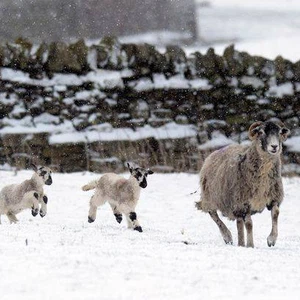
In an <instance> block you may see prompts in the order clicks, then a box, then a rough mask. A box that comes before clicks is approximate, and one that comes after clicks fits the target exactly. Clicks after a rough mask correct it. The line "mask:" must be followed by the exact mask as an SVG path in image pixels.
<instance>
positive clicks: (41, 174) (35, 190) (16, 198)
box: [0, 164, 52, 224]
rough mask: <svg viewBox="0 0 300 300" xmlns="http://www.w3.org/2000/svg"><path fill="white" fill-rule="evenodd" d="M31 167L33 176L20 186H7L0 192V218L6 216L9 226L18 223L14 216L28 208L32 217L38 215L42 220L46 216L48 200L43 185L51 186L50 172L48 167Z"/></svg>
mask: <svg viewBox="0 0 300 300" xmlns="http://www.w3.org/2000/svg"><path fill="white" fill-rule="evenodd" d="M32 166H33V169H34V174H33V176H32V177H31V179H28V180H25V181H23V182H22V183H20V184H10V185H7V186H5V187H4V188H3V189H2V190H1V191H0V217H1V215H6V216H7V217H8V219H9V221H10V223H11V224H12V223H16V222H18V219H17V218H16V214H18V213H20V212H21V211H23V210H25V209H28V208H29V209H30V208H31V213H32V215H33V216H34V217H35V216H36V215H37V214H38V213H40V216H41V217H42V218H43V217H44V216H45V215H46V214H47V202H48V198H47V196H46V195H45V194H44V190H43V185H44V184H47V185H51V184H52V177H51V173H52V172H51V170H50V169H49V168H48V167H39V168H38V167H37V166H36V165H34V164H32ZM39 204H41V210H40V211H39ZM0 224H1V220H0Z"/></svg>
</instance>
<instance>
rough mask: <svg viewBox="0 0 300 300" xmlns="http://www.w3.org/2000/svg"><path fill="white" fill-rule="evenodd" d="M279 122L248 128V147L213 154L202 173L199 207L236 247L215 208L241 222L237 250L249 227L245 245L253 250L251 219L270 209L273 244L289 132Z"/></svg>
mask: <svg viewBox="0 0 300 300" xmlns="http://www.w3.org/2000/svg"><path fill="white" fill-rule="evenodd" d="M276 123H277V122H276ZM276 123H275V122H272V121H266V122H255V123H253V124H252V125H251V126H250V128H249V130H248V135H249V138H250V140H251V141H252V142H251V144H250V145H230V146H227V147H224V148H221V149H220V150H217V151H215V152H213V153H212V154H210V155H209V156H208V157H207V158H206V160H205V162H204V164H203V167H202V169H201V171H200V187H201V199H200V201H199V202H196V207H197V208H198V209H199V210H202V211H203V212H208V213H209V215H210V216H211V218H212V219H213V220H214V221H215V223H216V224H217V226H218V227H219V230H220V232H221V234H222V237H223V239H224V241H225V243H227V244H232V235H231V233H230V231H229V229H228V228H227V227H226V225H225V224H224V223H223V222H222V221H221V219H220V218H219V216H218V214H217V210H219V211H220V212H221V213H222V215H223V216H224V217H227V218H228V219H229V220H236V221H237V222H236V224H237V232H238V246H245V238H244V226H245V228H246V232H247V247H254V242H253V225H252V219H251V215H253V214H256V213H261V212H262V211H263V210H264V209H265V207H267V208H268V210H270V211H271V220H272V230H271V233H270V235H269V236H268V238H267V244H268V246H269V247H271V246H275V243H276V240H277V236H278V216H279V206H280V204H281V202H282V200H283V185H282V178H281V160H280V154H281V152H282V142H283V141H285V140H286V139H287V136H288V134H289V132H290V131H289V129H287V128H286V127H285V126H284V125H283V123H281V122H280V123H278V124H276Z"/></svg>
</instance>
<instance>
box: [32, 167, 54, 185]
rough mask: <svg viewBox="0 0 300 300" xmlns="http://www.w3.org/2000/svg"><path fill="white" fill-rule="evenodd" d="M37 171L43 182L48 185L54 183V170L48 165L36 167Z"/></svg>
mask: <svg viewBox="0 0 300 300" xmlns="http://www.w3.org/2000/svg"><path fill="white" fill-rule="evenodd" d="M35 172H36V173H37V175H38V176H39V177H40V178H41V179H42V180H43V182H44V183H45V184H47V185H51V184H52V177H51V174H52V171H51V169H50V168H48V167H39V168H36V170H35Z"/></svg>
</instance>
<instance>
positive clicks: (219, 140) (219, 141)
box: [198, 131, 235, 150]
mask: <svg viewBox="0 0 300 300" xmlns="http://www.w3.org/2000/svg"><path fill="white" fill-rule="evenodd" d="M234 143H235V142H234V141H233V140H231V139H229V138H228V137H226V136H225V135H224V134H222V133H220V132H219V131H214V132H213V133H212V137H211V140H209V141H207V142H205V143H204V144H201V145H200V146H198V149H199V150H211V149H218V148H221V147H224V146H228V145H231V144H234Z"/></svg>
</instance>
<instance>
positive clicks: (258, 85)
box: [241, 76, 265, 89]
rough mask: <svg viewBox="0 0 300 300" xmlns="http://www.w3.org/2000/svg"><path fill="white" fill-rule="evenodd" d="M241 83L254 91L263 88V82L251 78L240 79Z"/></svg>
mask: <svg viewBox="0 0 300 300" xmlns="http://www.w3.org/2000/svg"><path fill="white" fill-rule="evenodd" d="M241 82H242V83H243V84H244V85H251V86H252V87H253V88H254V89H259V88H263V87H264V86H265V84H264V82H263V81H262V80H261V79H259V78H257V77H253V76H243V77H242V78H241Z"/></svg>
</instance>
